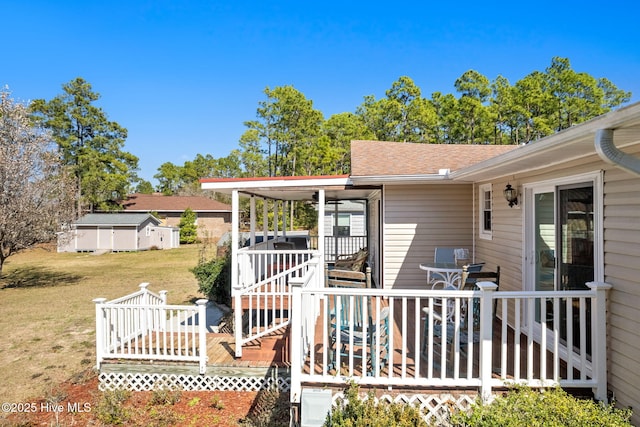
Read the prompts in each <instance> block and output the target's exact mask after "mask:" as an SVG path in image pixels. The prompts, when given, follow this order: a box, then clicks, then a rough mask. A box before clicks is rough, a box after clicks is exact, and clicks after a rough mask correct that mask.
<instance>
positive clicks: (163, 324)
mask: <svg viewBox="0 0 640 427" xmlns="http://www.w3.org/2000/svg"><path fill="white" fill-rule="evenodd" d="M158 294H159V295H160V299H161V300H162V306H163V307H162V310H161V312H160V313H161V314H160V316H161V319H160V323H161V324H160V330H162V331H166V330H167V322H168V319H167V309H166V308H164V306H166V305H167V291H160V292H158Z"/></svg>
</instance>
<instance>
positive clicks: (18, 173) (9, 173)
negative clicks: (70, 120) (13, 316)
mask: <svg viewBox="0 0 640 427" xmlns="http://www.w3.org/2000/svg"><path fill="white" fill-rule="evenodd" d="M71 184H72V181H69V175H68V174H67V173H66V171H65V169H64V168H63V166H62V163H61V161H60V156H59V154H58V150H57V146H56V144H55V143H53V141H52V139H51V137H50V135H49V133H47V132H45V131H43V130H42V129H40V128H37V127H34V126H33V125H32V122H31V121H30V117H29V111H28V107H27V106H25V105H23V104H20V103H17V102H15V101H14V100H13V99H11V98H10V94H9V91H8V89H6V88H5V89H2V91H0V272H1V271H2V267H3V265H4V262H5V260H6V259H7V258H8V257H10V256H11V255H14V254H15V253H17V252H19V251H21V250H23V249H27V248H30V247H32V246H34V245H37V244H39V243H44V242H50V241H52V240H53V239H54V238H55V236H56V232H58V231H60V230H61V226H62V225H63V224H65V223H67V224H68V223H69V222H70V221H71V220H72V219H73V206H74V197H73V189H74V186H73V185H71Z"/></svg>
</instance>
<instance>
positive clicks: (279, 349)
mask: <svg viewBox="0 0 640 427" xmlns="http://www.w3.org/2000/svg"><path fill="white" fill-rule="evenodd" d="M242 360H243V361H247V362H251V361H261V362H266V361H268V362H270V363H272V364H275V365H277V366H288V365H289V336H288V335H286V334H285V335H281V334H279V335H274V336H267V337H262V338H258V339H256V340H254V341H252V342H251V343H249V344H248V345H246V346H244V347H243V348H242Z"/></svg>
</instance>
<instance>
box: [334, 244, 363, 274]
mask: <svg viewBox="0 0 640 427" xmlns="http://www.w3.org/2000/svg"><path fill="white" fill-rule="evenodd" d="M368 258H369V251H368V250H367V248H361V249H360V250H359V251H358V252H356V253H354V254H351V255H338V258H337V259H336V262H335V263H334V265H333V268H334V269H336V270H351V271H363V270H364V266H365V263H366V262H367V259H368Z"/></svg>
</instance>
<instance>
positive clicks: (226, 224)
mask: <svg viewBox="0 0 640 427" xmlns="http://www.w3.org/2000/svg"><path fill="white" fill-rule="evenodd" d="M196 214H197V216H198V219H197V224H198V238H199V239H209V240H211V241H214V242H217V241H218V240H220V237H222V236H223V235H224V233H227V232H229V231H231V212H197V213H196ZM158 215H160V216H161V217H162V225H164V226H167V227H178V226H179V225H180V215H182V212H158Z"/></svg>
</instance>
